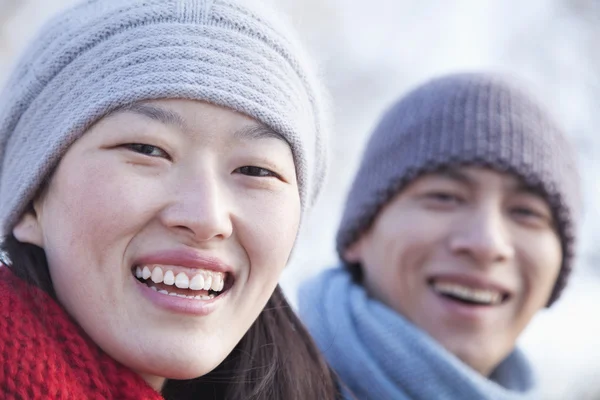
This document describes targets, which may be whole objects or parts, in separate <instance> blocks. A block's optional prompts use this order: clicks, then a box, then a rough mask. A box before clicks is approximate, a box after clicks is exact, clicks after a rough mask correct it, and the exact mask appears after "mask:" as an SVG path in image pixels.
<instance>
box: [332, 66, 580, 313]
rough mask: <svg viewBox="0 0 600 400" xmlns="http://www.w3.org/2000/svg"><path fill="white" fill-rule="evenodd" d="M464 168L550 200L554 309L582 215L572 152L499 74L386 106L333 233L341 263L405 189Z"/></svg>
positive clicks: (461, 78)
mask: <svg viewBox="0 0 600 400" xmlns="http://www.w3.org/2000/svg"><path fill="white" fill-rule="evenodd" d="M463 165H473V166H482V167H488V168H491V169H494V170H497V171H500V172H509V173H512V174H514V175H516V176H518V177H519V178H520V179H522V180H523V182H524V183H525V184H527V185H528V186H531V187H532V188H534V189H536V190H538V191H539V192H540V193H541V194H542V195H543V196H544V197H545V199H546V200H547V201H548V203H549V205H550V207H551V209H552V212H553V215H554V217H555V219H556V224H557V228H558V233H559V236H560V240H561V244H562V250H563V262H562V267H561V271H560V273H559V277H558V279H557V282H556V285H555V287H554V290H553V292H552V295H551V298H550V301H549V305H550V304H552V303H553V302H554V301H555V300H556V299H557V298H558V297H559V295H560V293H561V291H562V289H563V288H564V286H565V284H566V281H567V277H568V276H569V274H570V272H571V266H572V259H573V252H574V245H575V232H576V222H577V219H578V214H579V212H580V202H581V199H580V188H579V175H578V171H577V166H576V159H575V155H574V150H573V149H572V147H571V146H570V144H569V141H568V140H567V138H566V137H565V135H564V134H563V132H562V131H561V130H560V128H559V127H558V126H557V124H556V123H555V122H554V121H553V120H552V119H551V118H550V116H549V115H548V113H547V111H546V110H544V109H543V108H542V107H541V105H540V104H539V102H537V101H536V100H534V98H533V97H532V96H531V94H529V93H527V92H525V91H524V90H523V89H521V88H520V87H519V86H518V85H516V83H515V82H514V81H512V80H510V79H508V78H507V77H504V76H500V75H494V74H481V73H469V74H466V73H465V74H454V75H449V76H444V77H440V78H437V79H433V80H431V81H429V82H427V83H425V84H423V85H422V86H419V87H417V88H416V89H414V90H413V91H411V92H410V93H408V94H407V95H406V96H405V97H403V98H401V99H400V100H399V101H397V102H396V103H395V104H393V105H392V107H391V108H390V109H389V110H388V111H387V112H386V113H385V115H384V116H383V118H382V120H381V121H380V123H379V124H378V126H377V127H376V129H375V131H374V132H373V134H372V136H371V138H370V140H369V142H368V144H367V147H366V150H365V153H364V155H363V159H362V162H361V165H360V168H359V171H358V174H357V175H356V177H355V180H354V183H353V185H352V187H351V190H350V193H349V194H348V198H347V202H346V206H345V210H344V213H343V217H342V221H341V224H340V227H339V230H338V234H337V250H338V253H339V255H340V257H341V258H342V259H343V258H344V252H345V250H346V249H347V248H348V247H349V246H350V245H352V244H353V243H355V242H356V241H357V240H358V239H359V238H360V237H361V235H362V234H363V233H364V232H365V231H367V230H368V229H369V228H370V227H371V226H372V224H373V222H374V220H375V218H376V217H377V215H378V213H379V211H380V210H381V209H382V207H383V206H384V205H386V204H387V203H388V202H389V201H390V200H391V199H392V198H393V197H394V196H395V195H396V194H398V193H399V192H400V191H401V190H402V189H403V188H404V187H405V186H406V185H407V184H408V183H410V182H411V181H413V180H414V179H415V178H417V177H419V176H420V175H422V174H424V173H427V172H433V171H436V170H439V169H442V168H445V167H451V166H463ZM355 267H356V266H355Z"/></svg>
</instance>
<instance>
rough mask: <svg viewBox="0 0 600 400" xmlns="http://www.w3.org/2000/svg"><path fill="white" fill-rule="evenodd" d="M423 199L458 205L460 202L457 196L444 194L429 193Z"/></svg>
mask: <svg viewBox="0 0 600 400" xmlns="http://www.w3.org/2000/svg"><path fill="white" fill-rule="evenodd" d="M425 197H426V198H428V199H430V200H434V201H437V202H440V203H460V201H461V199H460V198H459V197H458V196H455V195H453V194H451V193H446V192H431V193H427V195H426V196H425Z"/></svg>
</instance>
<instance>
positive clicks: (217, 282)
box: [210, 275, 223, 292]
mask: <svg viewBox="0 0 600 400" xmlns="http://www.w3.org/2000/svg"><path fill="white" fill-rule="evenodd" d="M210 288H211V289H212V290H213V291H215V292H220V291H221V290H223V278H222V277H221V276H219V275H214V276H213V281H212V285H211V287H210Z"/></svg>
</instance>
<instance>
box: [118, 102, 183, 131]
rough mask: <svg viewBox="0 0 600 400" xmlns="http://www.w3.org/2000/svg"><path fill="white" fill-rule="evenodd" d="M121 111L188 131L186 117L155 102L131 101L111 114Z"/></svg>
mask: <svg viewBox="0 0 600 400" xmlns="http://www.w3.org/2000/svg"><path fill="white" fill-rule="evenodd" d="M120 112H132V113H135V114H138V115H141V116H143V117H146V118H149V119H151V120H153V121H156V122H159V123H161V124H163V125H170V126H174V127H176V128H178V129H180V130H182V131H187V125H186V123H185V120H184V118H183V117H182V116H181V115H179V114H177V113H176V112H175V111H172V110H168V109H166V108H163V107H160V106H156V105H153V104H146V103H131V104H127V105H125V106H122V107H119V108H116V109H115V110H113V111H112V112H111V113H110V114H117V113H120Z"/></svg>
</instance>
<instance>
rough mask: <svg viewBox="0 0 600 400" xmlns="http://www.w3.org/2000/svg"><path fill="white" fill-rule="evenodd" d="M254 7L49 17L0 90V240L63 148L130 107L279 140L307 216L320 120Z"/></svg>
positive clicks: (150, 0)
mask: <svg viewBox="0 0 600 400" xmlns="http://www.w3.org/2000/svg"><path fill="white" fill-rule="evenodd" d="M281 18H282V16H280V15H277V14H276V13H275V12H274V10H271V9H267V8H266V7H265V6H264V5H262V4H261V1H260V0H255V1H251V0H95V1H93V0H88V1H85V2H83V3H81V4H79V5H77V6H75V7H73V8H72V9H69V10H67V11H66V12H64V13H62V14H60V15H59V16H57V17H55V18H54V19H53V20H51V21H50V22H49V23H48V24H47V25H46V27H45V28H44V29H42V31H41V32H40V33H39V35H38V36H37V38H35V39H34V40H33V41H32V44H31V46H30V48H29V49H27V51H26V52H25V53H24V55H23V56H22V58H21V60H20V62H19V63H18V64H17V65H16V67H15V69H14V73H13V74H12V76H11V77H10V78H9V80H8V82H7V85H6V87H5V88H4V90H3V91H2V92H0V99H1V100H0V157H1V159H0V161H1V164H0V168H1V169H0V225H1V230H2V231H1V234H2V236H4V235H6V234H7V233H9V232H10V230H11V229H12V227H13V226H14V224H15V222H16V220H17V219H18V218H19V217H20V215H21V213H22V212H23V210H24V209H25V207H27V205H28V204H29V202H30V201H31V200H32V197H33V196H34V195H35V193H36V192H37V190H38V189H39V187H40V184H41V183H42V182H43V180H44V179H45V178H47V176H48V174H49V173H51V171H52V169H53V168H54V167H55V166H56V164H57V163H58V161H59V159H60V158H61V157H62V155H63V154H64V153H65V151H66V150H67V148H68V147H69V146H70V145H71V143H73V141H75V140H76V139H77V138H78V137H80V136H81V134H82V133H83V132H84V131H85V130H86V129H87V128H88V127H89V126H90V125H91V124H93V123H94V122H95V121H96V120H98V119H99V118H100V117H102V116H103V115H105V114H107V113H108V112H110V111H111V110H113V109H115V108H118V107H119V106H123V105H126V104H129V103H133V102H137V101H142V100H149V99H160V98H181V99H192V100H201V101H207V102H210V103H213V104H217V105H221V106H225V107H228V108H231V109H233V110H237V111H239V112H242V113H244V114H247V115H249V116H251V117H253V118H255V119H256V120H258V121H261V122H262V123H264V124H265V125H267V126H269V127H270V128H272V129H274V130H275V131H276V132H278V133H279V134H281V135H282V136H283V137H285V139H286V140H287V141H288V142H289V144H290V146H291V148H292V152H293V155H294V161H295V166H296V170H297V175H298V183H299V190H300V198H301V203H302V207H303V210H304V211H306V210H307V209H308V208H309V207H310V205H311V204H312V203H313V201H314V199H315V197H316V196H317V194H318V192H319V190H320V188H321V186H322V183H323V179H324V176H325V171H326V164H327V162H326V151H325V146H324V141H325V135H326V131H327V130H328V122H327V121H326V118H325V116H326V110H325V107H324V101H323V97H322V91H321V88H320V87H319V84H318V81H317V80H316V76H315V71H314V69H313V68H312V66H311V65H310V63H309V62H308V59H307V57H306V56H305V55H304V52H303V49H302V48H301V46H300V45H299V43H298V41H297V39H296V38H295V37H294V34H293V33H292V31H291V30H290V29H289V24H285V23H283V22H282V20H281Z"/></svg>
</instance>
